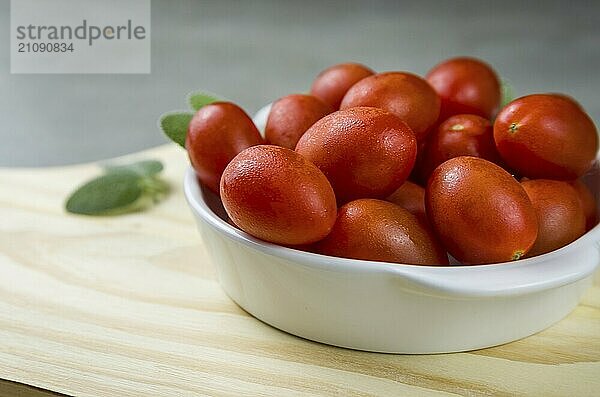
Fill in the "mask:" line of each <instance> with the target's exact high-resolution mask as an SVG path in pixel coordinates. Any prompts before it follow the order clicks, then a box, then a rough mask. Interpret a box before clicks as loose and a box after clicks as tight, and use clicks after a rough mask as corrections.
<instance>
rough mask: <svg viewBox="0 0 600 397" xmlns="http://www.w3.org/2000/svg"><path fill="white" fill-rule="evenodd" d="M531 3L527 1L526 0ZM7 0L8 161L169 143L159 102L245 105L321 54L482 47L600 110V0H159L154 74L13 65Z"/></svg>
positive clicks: (2, 83)
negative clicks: (223, 100) (207, 97)
mask: <svg viewBox="0 0 600 397" xmlns="http://www.w3.org/2000/svg"><path fill="white" fill-rule="evenodd" d="M523 3H525V4H523ZM9 26H10V2H9V0H0V27H2V29H0V32H1V34H2V35H3V37H2V38H1V39H0V121H1V124H0V126H1V127H0V165H3V166H6V165H8V166H40V165H55V164H65V163H77V162H82V161H89V160H97V159H103V158H109V157H113V156H116V155H120V154H125V153H129V152H133V151H137V150H139V149H143V148H148V147H151V146H155V145H158V144H161V143H164V142H166V140H165V138H164V137H163V136H162V135H161V133H160V132H159V130H158V129H157V127H156V121H157V119H158V117H159V115H160V114H161V113H162V112H165V111H168V110H172V109H180V108H185V106H186V104H185V96H186V94H187V93H188V92H189V91H192V90H195V89H205V90H210V91H213V92H217V93H219V94H221V95H223V96H225V97H227V98H229V99H231V100H234V101H235V102H237V103H239V104H240V105H241V106H243V107H244V108H245V109H246V110H247V111H248V112H250V113H252V112H254V111H256V110H257V109H258V108H259V107H261V105H263V104H265V103H266V102H269V101H271V100H273V99H276V98H278V97H280V96H283V95H285V94H288V93H292V92H302V91H305V90H307V89H308V87H309V86H310V83H311V81H312V79H313V78H314V76H315V75H316V74H317V73H318V72H319V71H320V70H322V69H323V68H325V67H326V66H328V65H330V64H333V63H338V62H342V61H358V62H363V63H365V64H367V65H369V66H370V67H372V68H374V69H376V70H378V71H384V70H409V71H413V72H416V73H419V74H424V73H426V72H427V70H428V69H429V68H430V67H432V66H433V65H434V64H435V63H437V62H438V61H440V60H443V59H444V58H447V57H450V56H455V55H472V56H477V57H481V58H483V59H485V60H487V61H488V62H490V63H491V64H492V65H494V66H495V68H496V69H497V71H498V73H499V74H500V75H502V76H503V77H504V78H506V79H507V80H509V81H510V82H511V83H512V85H513V86H514V87H515V89H516V92H517V94H526V93H533V92H548V91H557V92H564V93H568V94H570V95H572V96H574V97H575V98H576V99H577V100H579V101H580V102H581V103H582V104H583V106H584V107H585V108H586V109H587V110H588V112H589V113H590V114H591V116H592V118H594V119H595V120H596V122H598V121H599V120H600V101H598V98H599V95H600V94H599V91H600V90H599V89H600V84H599V82H598V71H599V70H600V2H598V1H596V2H583V1H568V2H553V1H543V2H522V1H506V0H505V1H501V2H500V1H490V2H488V1H460V2H459V1H452V2H450V1H448V2H442V1H435V2H434V1H423V0H422V1H416V2H384V1H368V2H367V1H364V0H362V1H339V2H338V1H301V2H284V1H264V2H263V1H261V2H258V1H236V2H230V1H206V2H202V1H189V0H176V1H167V0H164V1H159V0H156V1H153V2H152V27H151V29H152V73H151V74H150V75H11V74H10V62H9V61H10V59H9V45H10V41H9Z"/></svg>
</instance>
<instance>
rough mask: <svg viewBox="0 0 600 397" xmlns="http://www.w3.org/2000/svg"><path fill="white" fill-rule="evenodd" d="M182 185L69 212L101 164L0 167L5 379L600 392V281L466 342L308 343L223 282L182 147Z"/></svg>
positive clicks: (153, 390)
mask: <svg viewBox="0 0 600 397" xmlns="http://www.w3.org/2000/svg"><path fill="white" fill-rule="evenodd" d="M132 158H158V159H161V160H162V161H163V162H164V163H165V164H166V169H165V177H166V178H167V179H168V180H169V182H170V183H171V185H172V188H173V194H172V195H171V196H170V197H169V199H168V200H167V201H165V202H163V203H161V204H160V205H158V206H157V207H155V208H154V209H152V210H151V211H149V212H145V213H138V214H132V215H127V216H121V217H112V218H89V217H80V216H74V215H68V214H66V213H65V212H64V211H63V200H64V198H65V197H66V195H67V194H68V193H69V192H70V191H71V190H72V189H73V187H74V186H75V185H77V184H78V183H80V182H82V181H84V180H86V179H87V178H89V177H91V176H93V175H94V174H96V173H97V172H98V167H97V166H96V165H93V164H89V165H80V166H71V167H58V168H45V169H0V378H5V379H8V380H12V381H18V382H22V383H26V384H30V385H33V386H37V387H42V388H46V389H49V390H53V391H57V392H62V393H66V394H75V395H80V396H98V395H107V396H114V395H119V396H139V395H146V396H147V395H161V396H181V395H215V396H221V395H223V396H224V395H235V396H257V395H276V396H281V395H298V396H301V395H343V396H372V395H384V396H388V395H452V394H455V395H494V396H497V395H499V396H502V395H532V396H538V395H545V396H551V395H556V396H564V395H569V396H592V395H594V394H596V395H597V393H599V392H600V283H599V282H598V281H599V280H598V276H596V282H595V284H594V286H593V287H592V288H591V289H590V290H589V291H588V292H587V293H586V295H585V297H584V299H583V301H582V303H581V305H580V306H579V307H578V308H577V309H576V310H575V311H574V312H573V313H572V314H570V315H569V316H568V317H567V318H566V319H564V320H563V321H561V322H559V323H558V324H556V325H554V326H553V327H551V328H549V329H547V330H546V331H543V332H541V333H539V334H537V335H534V336H532V337H529V338H526V339H523V340H520V341H517V342H514V343H510V344H507V345H504V346H500V347H495V348H491V349H485V350H480V351H476V352H471V353H460V354H445V355H430V356H409V355H389V354H373V353H365V352H357V351H352V350H346V349H340V348H334V347H330V346H325V345H322V344H318V343H314V342H310V341H306V340H303V339H300V338H297V337H294V336H291V335H288V334H286V333H284V332H281V331H279V330H276V329H274V328H271V327H269V326H268V325H265V324H263V323H261V322H260V321H258V320H256V319H254V318H253V317H251V316H250V315H248V314H247V313H246V312H244V311H243V310H242V309H240V308H239V307H238V306H236V305H235V304H234V303H233V302H232V301H231V300H230V299H229V298H228V297H227V296H226V295H225V293H224V292H223V291H222V290H221V288H220V287H219V284H218V282H217V281H216V278H215V271H214V268H213V266H212V264H211V263H210V262H209V260H208V259H207V256H206V252H205V249H204V247H203V246H202V243H201V241H200V239H199V236H198V234H197V232H196V228H195V225H194V223H193V219H192V216H191V214H190V213H189V211H188V208H187V205H186V203H185V200H184V197H183V193H182V191H181V180H182V177H183V171H184V169H185V167H186V166H187V159H186V156H185V154H184V153H183V152H182V151H181V150H179V149H178V148H177V147H175V146H174V145H169V146H163V147H160V148H157V149H154V150H151V151H148V152H144V153H141V154H138V155H136V156H133V157H132Z"/></svg>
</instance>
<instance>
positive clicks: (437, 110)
mask: <svg viewBox="0 0 600 397" xmlns="http://www.w3.org/2000/svg"><path fill="white" fill-rule="evenodd" d="M500 102H501V86H500V82H499V79H498V76H497V74H496V72H495V71H494V70H493V69H492V68H491V67H490V66H489V65H488V64H486V63H485V62H482V61H481V60H478V59H474V58H454V59H449V60H447V61H444V62H442V63H440V64H439V65H437V66H435V67H434V68H433V69H432V70H431V71H430V72H429V73H428V74H427V75H426V76H425V78H422V77H419V76H417V75H415V74H412V73H408V72H386V73H375V72H374V71H372V70H371V69H369V68H367V67H366V66H363V65H359V64H354V63H344V64H339V65H335V66H332V67H330V68H328V69H326V70H324V71H323V72H321V73H320V74H319V75H318V76H317V78H316V79H315V81H314V82H313V84H312V86H311V89H310V94H294V95H289V96H286V97H283V98H281V99H279V100H277V101H275V102H274V103H273V105H272V107H271V110H270V113H269V116H268V120H267V123H266V127H265V138H263V137H261V135H260V134H259V131H258V130H257V128H256V126H255V125H254V124H253V122H252V120H251V119H250V118H249V117H248V116H247V115H246V113H245V112H244V111H243V110H242V109H241V108H239V107H238V106H237V105H234V104H232V103H229V102H217V103H213V104H210V105H206V106H204V107H203V108H201V109H200V110H199V111H198V112H197V113H196V114H195V115H194V117H193V119H192V121H191V123H190V125H189V128H188V135H187V141H186V148H187V150H188V153H189V157H190V160H191V163H192V165H193V167H194V169H195V170H196V173H197V175H198V179H199V181H200V182H201V183H203V184H204V185H206V186H207V187H208V188H210V189H212V190H213V191H215V192H216V193H218V194H219V195H220V197H221V200H222V203H223V206H224V207H225V210H226V212H227V214H228V216H229V218H230V221H231V223H233V224H234V225H235V226H237V227H238V228H240V229H241V230H243V231H245V232H247V233H249V234H251V235H253V236H255V237H257V238H260V239H262V240H265V241H269V242H272V243H276V244H281V245H285V246H290V247H295V248H297V249H302V250H306V251H311V252H316V253H321V254H325V255H332V256H339V257H346V258H354V259H365V260H374V261H385V262H397V263H407V264H424V265H447V264H448V263H449V260H448V254H450V255H451V256H452V257H454V258H455V259H456V260H458V261H459V262H461V263H463V264H483V263H497V262H505V261H510V260H516V259H520V258H523V257H529V256H535V255H539V254H543V253H546V252H549V251H552V250H555V249H557V248H560V247H562V246H564V245H566V244H568V243H570V242H572V241H574V240H575V239H577V238H578V237H580V236H581V235H582V234H584V233H585V231H586V230H589V229H590V228H592V227H593V226H595V224H596V223H597V202H596V200H595V198H594V197H593V195H592V193H591V192H590V190H589V189H588V187H587V186H586V185H585V184H584V183H582V182H581V180H580V178H581V177H582V176H583V175H584V174H586V173H587V172H588V171H589V170H590V169H591V167H592V165H593V163H594V161H595V158H596V153H597V151H598V134H597V131H596V127H595V126H594V123H593V122H592V120H591V119H590V117H589V116H588V115H587V114H586V113H585V111H584V109H583V108H582V107H581V106H580V105H579V104H578V103H577V102H576V101H575V100H574V99H572V98H571V97H568V96H566V95H562V94H534V95H528V96H524V97H521V98H518V99H516V100H514V101H512V102H510V103H508V104H507V105H506V106H504V107H503V108H502V109H500Z"/></svg>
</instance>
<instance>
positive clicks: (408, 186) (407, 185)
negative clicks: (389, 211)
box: [386, 181, 427, 219]
mask: <svg viewBox="0 0 600 397" xmlns="http://www.w3.org/2000/svg"><path fill="white" fill-rule="evenodd" d="M386 200H387V201H389V202H391V203H394V204H396V205H399V206H400V207H402V208H404V209H406V210H407V211H408V212H410V213H411V214H413V215H415V216H417V217H418V218H420V219H427V216H426V215H425V189H423V188H422V187H421V186H419V185H417V184H416V183H412V182H411V181H406V182H404V183H403V184H402V186H400V187H399V188H398V189H396V191H395V192H394V193H392V194H391V195H389V196H388V198H387V199H386Z"/></svg>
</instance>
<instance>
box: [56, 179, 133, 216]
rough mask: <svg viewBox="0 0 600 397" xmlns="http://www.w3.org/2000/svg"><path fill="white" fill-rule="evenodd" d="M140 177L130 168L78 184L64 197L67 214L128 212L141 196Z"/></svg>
mask: <svg viewBox="0 0 600 397" xmlns="http://www.w3.org/2000/svg"><path fill="white" fill-rule="evenodd" d="M142 179H143V178H142V177H141V176H140V174H138V173H137V172H134V171H121V172H114V173H109V174H106V175H102V176H100V177H98V178H96V179H92V180H91V181H89V182H87V183H85V184H84V185H83V186H81V187H79V188H78V189H77V190H76V191H75V192H74V193H73V194H72V195H71V196H70V197H69V198H68V200H67V202H66V205H65V208H66V210H67V211H69V212H71V213H74V214H83V215H109V214H117V213H121V211H126V212H129V211H131V210H132V208H134V207H135V206H134V204H135V203H136V202H137V201H138V200H139V199H140V198H141V197H142V195H143V189H142V186H141V183H140V181H141V180H142Z"/></svg>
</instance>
